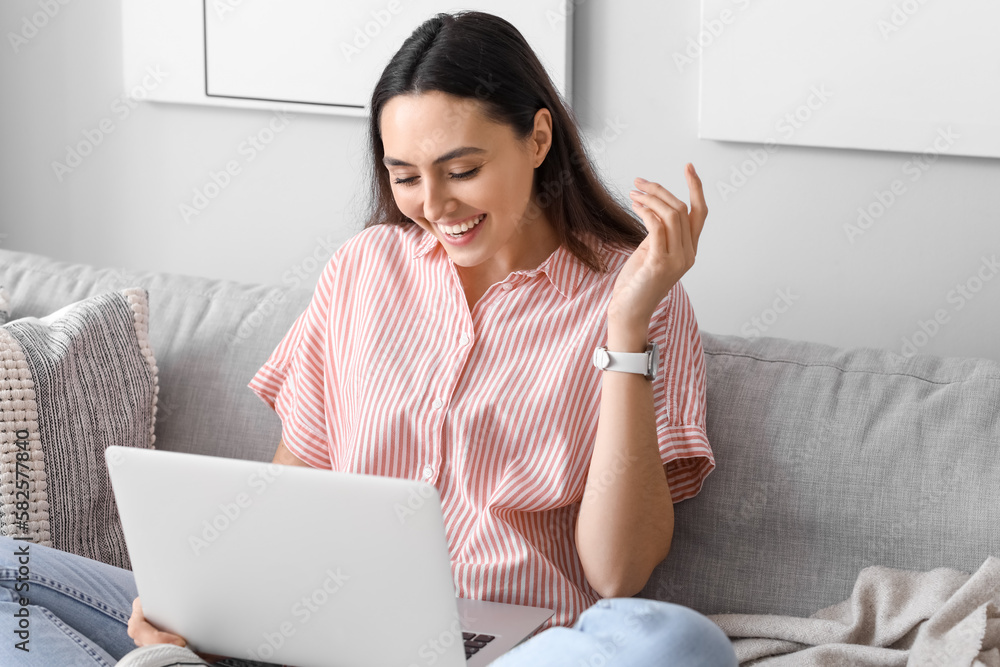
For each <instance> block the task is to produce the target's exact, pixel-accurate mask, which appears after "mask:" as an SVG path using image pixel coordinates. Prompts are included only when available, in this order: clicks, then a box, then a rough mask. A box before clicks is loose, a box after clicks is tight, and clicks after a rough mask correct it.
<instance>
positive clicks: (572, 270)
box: [413, 229, 591, 299]
mask: <svg viewBox="0 0 1000 667" xmlns="http://www.w3.org/2000/svg"><path fill="white" fill-rule="evenodd" d="M439 245H441V244H440V242H439V241H438V240H437V237H435V236H434V235H433V234H431V233H430V232H428V231H427V230H426V229H425V230H424V235H423V237H422V238H421V240H420V242H419V243H418V244H417V248H416V250H415V251H414V253H413V258H414V259H419V258H421V257H423V256H425V255H426V254H427V253H429V252H430V251H431V250H432V249H433V248H434V247H436V246H439ZM442 250H444V249H443V248H442ZM448 261H449V262H450V261H451V258H450V257H449V258H448ZM590 270H591V269H590V267H588V266H587V265H586V264H584V263H583V262H582V261H580V259H579V258H578V257H577V256H576V255H574V254H573V253H571V252H570V251H569V250H568V249H567V248H566V246H565V244H561V245H560V246H559V247H558V248H556V249H555V250H554V251H553V252H552V254H551V255H549V256H548V257H547V258H546V259H545V261H543V262H542V263H541V264H539V265H538V268H535V269H531V270H528V271H514V272H513V274H514V275H524V276H529V277H531V276H534V275H535V274H537V273H544V274H545V277H546V278H548V279H549V282H550V283H552V286H553V287H555V288H556V290H558V292H559V293H560V294H562V295H563V296H564V297H566V298H567V299H571V298H573V295H574V294H575V293H576V290H577V288H578V287H579V286H580V283H581V282H582V281H583V277H584V276H585V275H586V274H587V273H588V272H590Z"/></svg>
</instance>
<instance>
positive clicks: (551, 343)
mask: <svg viewBox="0 0 1000 667" xmlns="http://www.w3.org/2000/svg"><path fill="white" fill-rule="evenodd" d="M370 138H371V149H372V156H373V161H372V164H371V168H372V174H371V182H372V184H373V189H372V196H373V200H374V205H373V212H372V215H371V218H370V219H369V221H368V223H367V224H366V228H365V230H364V231H362V232H361V233H359V234H357V235H356V236H355V237H354V238H352V239H351V240H350V241H348V242H347V243H346V244H344V245H343V246H342V247H341V248H339V249H338V250H337V251H336V252H335V253H334V255H333V257H332V258H331V260H330V262H329V263H328V264H327V266H326V267H325V269H324V271H323V273H322V275H321V277H320V279H319V282H318V285H317V288H316V292H315V295H314V297H313V300H312V302H311V303H310V305H309V307H308V308H307V310H306V311H305V312H304V313H303V314H302V315H301V316H300V317H299V318H298V319H297V320H296V322H295V324H294V325H293V327H292V329H291V330H290V331H289V333H288V334H287V336H286V337H285V338H284V340H282V342H281V343H280V344H279V346H278V348H277V349H276V350H275V351H274V353H273V354H272V355H271V357H270V358H269V359H268V361H267V362H266V364H265V365H264V367H263V368H261V369H260V371H259V372H258V373H257V375H256V376H255V377H254V378H253V380H252V381H251V383H250V387H251V389H252V390H253V391H254V392H255V393H257V394H258V396H260V397H261V398H262V399H263V400H264V401H265V402H267V403H268V405H270V406H271V407H272V408H273V409H274V410H276V411H277V413H278V414H279V415H280V416H281V419H282V441H281V443H280V444H279V446H278V449H277V451H276V453H275V457H274V460H275V461H276V462H278V463H285V464H290V465H309V466H314V467H320V468H329V469H335V470H343V471H352V472H358V473H368V474H378V475H390V476H397V477H407V478H414V479H423V480H426V481H428V482H430V483H432V484H434V485H435V486H436V487H437V488H438V490H439V491H440V495H441V499H442V506H443V509H444V515H445V523H446V529H447V535H448V542H449V549H450V553H451V558H452V567H453V573H454V577H455V583H456V587H457V591H458V594H459V595H460V596H462V597H471V598H480V599H488V600H495V601H499V602H508V603H515V604H526V605H533V606H540V607H548V608H551V609H554V610H555V615H554V617H553V618H552V619H551V621H550V623H549V624H547V627H545V628H544V629H543V631H542V632H540V633H537V634H536V635H535V636H534V637H532V638H531V639H529V640H528V641H526V642H525V643H523V644H522V645H521V646H519V647H518V648H517V649H515V650H514V651H512V652H510V653H508V654H507V655H506V656H505V657H504V658H502V659H501V660H500V661H498V662H496V663H494V664H496V665H502V666H503V667H508V666H514V665H579V664H587V665H590V664H595V665H596V664H603V665H611V664H614V665H629V666H631V667H635V666H638V665H653V664H656V665H662V664H665V663H664V656H670V659H671V660H672V662H671V663H670V664H677V665H685V666H692V665H712V666H713V667H717V666H719V665H735V664H736V659H735V655H734V654H733V651H732V648H731V646H730V643H729V641H728V639H727V638H726V637H725V635H724V634H723V633H722V631H721V630H720V629H719V628H718V627H716V626H715V625H714V624H712V623H711V622H710V621H709V620H708V619H707V618H705V617H704V616H701V615H700V614H698V613H696V612H694V611H693V610H690V609H687V608H684V607H680V606H678V605H675V604H670V603H664V602H657V601H650V600H643V599H639V598H631V597H630V596H632V595H635V594H636V593H638V592H639V591H640V590H641V589H642V588H643V586H644V585H645V584H646V582H647V580H648V579H649V576H650V574H651V572H652V570H653V568H654V567H655V566H656V565H657V564H658V563H659V562H661V561H662V560H663V559H664V558H665V557H666V556H667V553H668V551H669V549H670V542H671V538H672V534H673V521H674V519H673V503H674V502H677V501H679V500H683V499H686V498H690V497H691V496H693V495H695V494H696V493H697V492H698V491H699V490H700V488H701V485H702V482H703V480H704V478H705V476H706V475H707V474H708V473H709V472H710V471H711V470H712V468H713V467H714V459H713V457H712V452H711V449H710V447H709V444H708V441H707V438H706V435H705V370H704V360H703V357H702V350H701V344H700V337H699V334H698V327H697V323H696V321H695V317H694V314H693V311H692V310H691V306H690V304H689V302H688V299H687V296H686V294H685V292H684V290H683V288H682V287H681V286H680V284H679V283H678V280H679V279H680V277H681V276H682V275H683V274H684V273H685V272H686V271H687V270H688V269H689V268H690V267H691V266H692V264H693V263H694V257H695V251H696V248H697V243H698V237H699V235H700V233H701V230H702V226H703V224H704V222H705V218H706V215H707V208H706V206H705V199H704V194H703V192H702V187H701V182H700V180H699V179H698V176H697V175H696V174H695V171H694V168H693V167H692V166H691V165H687V167H686V169H685V175H686V178H687V183H688V188H689V192H690V198H691V208H690V210H689V209H688V207H687V206H686V205H685V204H684V203H683V202H682V201H680V200H679V199H677V197H675V196H674V195H672V194H671V193H670V192H668V191H667V190H666V189H664V188H663V187H662V186H660V185H658V184H656V183H651V182H648V181H644V180H642V179H636V186H637V191H633V192H632V193H631V196H632V211H633V212H634V213H635V214H636V215H638V217H639V218H641V220H642V224H640V222H639V221H638V220H637V219H636V217H634V216H633V215H631V214H630V213H629V212H628V211H626V210H625V209H624V208H622V207H621V206H620V205H619V204H618V203H617V202H616V200H615V199H614V198H613V197H612V196H611V195H610V194H609V193H608V191H607V190H606V189H605V187H604V186H603V185H602V184H601V182H600V180H599V179H598V178H597V177H596V176H595V174H594V171H593V169H592V167H591V165H590V163H589V161H588V159H587V157H586V155H585V152H584V149H583V147H582V144H581V141H580V136H579V132H578V130H577V126H576V123H575V121H574V118H573V116H572V114H571V112H570V111H569V110H568V108H566V107H565V106H564V105H563V103H562V101H561V98H560V97H559V95H558V93H557V92H556V91H555V89H554V87H553V86H552V83H551V81H550V80H549V78H548V76H547V74H546V72H545V70H544V68H543V67H542V65H541V64H540V63H539V61H538V59H537V57H536V56H535V54H534V53H533V52H532V50H531V48H530V47H529V46H528V45H527V43H526V42H525V41H524V39H523V37H522V36H521V34H520V33H519V32H518V31H517V30H516V29H515V28H514V27H513V26H511V25H510V24H509V23H507V22H506V21H504V20H502V19H500V18H498V17H495V16H491V15H489V14H484V13H479V12H462V13H459V14H455V15H448V14H439V15H438V16H436V17H434V18H432V19H430V20H428V21H427V22H425V23H424V24H423V25H421V26H420V27H419V28H417V30H416V31H414V33H413V34H412V35H411V36H410V38H409V39H407V40H406V42H405V43H404V44H403V46H402V48H400V50H399V51H398V52H397V53H396V55H395V56H394V57H393V59H392V60H391V62H390V63H389V64H388V66H387V67H386V68H385V71H384V72H383V74H382V77H381V79H380V80H379V82H378V84H377V86H376V87H375V91H374V93H373V95H372V100H371V125H370ZM654 344H655V347H656V350H657V352H658V353H659V358H660V359H661V360H662V361H660V362H659V364H658V367H657V368H655V369H654V370H653V372H649V369H648V366H647V365H646V363H647V362H648V363H652V359H653V357H654V356H656V355H655V354H653V352H652V348H653V346H654ZM602 347H603V348H604V350H602V351H601V352H599V353H597V355H596V356H597V357H602V358H603V359H604V360H606V361H608V360H609V361H611V362H613V363H612V366H611V367H610V368H609V369H608V370H602V369H601V368H595V362H594V359H595V349H597V348H602ZM622 355H633V357H632V359H633V360H634V359H637V360H638V361H639V362H640V367H639V368H638V372H627V371H622V370H614V369H615V368H617V366H616V365H614V364H617V363H619V362H621V361H622V360H623V359H628V357H623V356H622ZM0 547H3V551H4V555H5V557H6V556H7V554H8V552H10V551H11V550H10V549H7V548H6V545H5V544H0ZM32 558H33V568H32V572H33V573H34V572H42V571H43V570H41V569H40V568H44V569H48V572H46V573H44V574H45V576H46V577H47V579H46V580H47V581H52V582H59V585H52V586H48V590H47V591H46V593H45V594H44V597H43V599H42V601H40V604H41V605H42V606H48V610H49V611H48V613H49V614H51V615H52V616H53V618H54V619H56V620H53V624H54V625H58V624H62V625H64V626H68V627H69V628H72V629H75V630H72V631H70V630H66V631H65V632H63V633H62V634H64V635H71V636H70V637H69V638H65V637H63V638H60V636H59V635H60V633H59V632H53V633H52V636H51V637H49V638H48V640H47V641H37V640H36V642H34V643H33V645H34V647H35V650H37V651H39V652H40V653H41V654H47V655H46V658H45V659H44V660H42V662H40V663H39V664H67V665H68V664H114V661H115V660H117V659H118V658H121V656H122V655H123V654H124V653H125V652H126V651H127V650H128V648H129V640H128V637H131V638H133V639H134V641H135V644H138V645H140V646H143V647H147V648H143V649H138V650H136V651H133V652H131V653H130V654H129V656H128V657H127V658H126V659H124V660H123V661H122V663H121V664H123V665H125V664H147V665H152V664H164V665H166V664H177V663H174V662H170V660H174V658H170V657H169V653H170V651H176V652H180V653H184V654H186V656H187V657H186V659H188V660H195V659H196V658H195V656H194V655H193V654H191V653H190V652H188V651H187V649H181V648H179V647H181V646H183V645H184V639H183V638H181V637H178V636H176V635H171V634H168V633H164V632H160V631H159V630H157V629H156V628H154V627H153V626H152V625H150V624H149V623H148V622H147V621H146V620H145V619H144V618H143V616H142V609H141V605H140V604H139V600H138V599H135V600H134V604H133V602H132V601H133V598H135V588H134V584H133V583H132V579H131V575H130V573H128V572H126V571H122V570H116V569H115V568H111V567H109V566H106V565H103V564H99V563H93V562H91V561H86V560H85V559H81V558H78V557H75V556H70V555H67V554H60V553H59V552H54V551H52V550H43V549H38V550H35V549H33V551H32ZM5 566H6V567H7V568H11V569H16V565H12V564H11V563H7V564H6V565H5ZM0 583H3V585H4V586H6V585H7V583H9V582H0ZM39 587H41V588H45V587H46V584H45V583H44V582H42V583H41V584H39ZM0 590H3V589H0ZM33 590H34V589H33ZM84 599H86V600H90V601H91V602H89V603H86V604H85V603H82V602H81V601H82V600H84ZM93 601H96V603H95V602H93ZM129 616H131V618H129ZM57 617H58V618H57ZM59 619H61V620H59ZM126 620H128V624H127V627H128V630H127V636H126ZM57 621H58V622H57ZM33 627H34V626H33ZM10 643H11V642H6V644H5V645H4V646H3V647H2V648H0V656H3V655H7V656H13V655H14V654H13V653H11V652H10V646H9V645H10ZM164 644H173V645H175V646H173V647H164V646H162V645H164ZM4 652H6V654H5V653H4ZM154 654H155V655H154ZM156 655H159V656H161V657H160V658H157V657H155V656H156ZM143 656H145V658H144V657H143ZM162 656H167V657H162ZM18 658H22V660H21V661H20V662H19V663H18V664H25V663H24V662H23V656H18ZM32 658H34V656H32ZM143 660H146V662H142V661H143ZM155 660H161V662H155ZM4 664H11V663H8V662H5V663H4ZM184 664H200V663H188V662H185V663H184Z"/></svg>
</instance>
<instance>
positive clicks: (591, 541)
mask: <svg viewBox="0 0 1000 667" xmlns="http://www.w3.org/2000/svg"><path fill="white" fill-rule="evenodd" d="M684 174H685V176H686V178H687V183H688V190H689V192H690V194H691V210H690V211H689V210H688V207H687V205H686V204H685V203H684V202H682V201H680V200H679V199H677V197H675V196H674V195H673V194H671V193H670V192H669V191H668V190H667V189H666V188H664V187H663V186H662V185H660V184H658V183H652V182H650V181H646V180H644V179H640V178H637V179H636V181H635V182H636V186H637V187H641V188H643V189H642V190H633V191H632V192H630V193H629V195H630V196H631V197H632V200H633V201H632V206H633V208H634V209H635V211H636V212H637V213H638V214H639V215H640V216H641V217H642V220H643V223H644V224H645V225H646V230H647V231H648V234H647V236H646V238H645V239H643V241H642V243H640V244H639V247H638V248H636V249H635V251H634V252H633V253H632V255H631V256H630V257H629V258H628V260H627V261H626V262H625V264H624V265H623V266H622V268H621V270H620V271H619V273H618V277H617V278H616V279H615V284H614V288H613V291H612V295H611V301H610V302H609V304H608V350H610V351H612V352H644V351H645V350H646V341H647V338H646V337H647V336H648V334H649V322H650V320H651V319H652V316H653V313H654V312H656V310H657V307H658V305H659V304H660V303H661V302H662V301H663V299H664V298H666V296H667V294H668V293H669V292H670V290H671V289H672V288H673V286H674V285H676V284H677V281H679V280H680V278H681V276H682V275H684V274H685V273H686V272H687V271H688V269H690V268H691V267H692V266H693V265H694V259H695V255H696V253H697V251H698V237H699V236H700V235H701V230H702V228H703V226H704V224H705V218H706V217H707V216H708V206H707V205H706V204H705V193H704V191H703V189H702V184H701V179H700V178H699V177H698V174H697V173H696V172H695V170H694V165H692V164H687V165H685V168H684ZM673 534H674V505H673V501H672V499H671V495H670V486H669V484H668V483H667V471H666V468H665V467H664V465H663V464H662V462H661V461H660V453H659V446H658V443H657V439H656V414H655V411H654V409H653V385H652V383H651V382H650V381H649V380H647V379H646V378H645V377H643V376H641V375H637V374H634V373H620V372H616V371H604V377H603V380H602V387H601V412H600V417H599V419H598V423H597V437H596V441H595V443H594V452H593V456H592V458H591V461H590V469H589V471H588V473H587V484H586V487H585V488H584V495H583V502H582V503H581V505H580V514H579V516H578V517H577V524H576V548H577V551H578V552H579V554H580V562H581V563H582V564H583V571H584V574H585V575H586V577H587V581H589V582H590V585H591V586H593V587H594V590H596V591H597V592H598V593H600V594H601V595H602V596H603V597H628V596H632V595H635V594H636V593H638V592H639V591H640V590H642V588H643V587H644V586H645V585H646V582H647V581H649V575H650V574H652V572H653V568H654V567H656V565H657V564H658V563H659V562H660V561H662V560H663V559H664V558H666V556H667V553H668V552H669V551H670V542H671V540H672V538H673Z"/></svg>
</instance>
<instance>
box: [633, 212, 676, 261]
mask: <svg viewBox="0 0 1000 667" xmlns="http://www.w3.org/2000/svg"><path fill="white" fill-rule="evenodd" d="M632 209H633V210H635V212H636V214H637V215H638V216H639V217H640V218H641V219H642V224H643V226H644V227H645V228H646V232H647V236H646V238H645V239H643V241H642V242H643V243H644V244H645V245H646V247H647V248H648V249H649V250H650V251H651V252H656V253H666V252H667V251H668V250H669V248H668V247H667V237H666V234H665V233H664V229H663V221H662V220H661V219H660V216H658V215H656V213H655V212H654V211H653V210H652V209H651V208H648V207H645V206H643V205H642V204H640V203H639V202H636V201H633V202H632Z"/></svg>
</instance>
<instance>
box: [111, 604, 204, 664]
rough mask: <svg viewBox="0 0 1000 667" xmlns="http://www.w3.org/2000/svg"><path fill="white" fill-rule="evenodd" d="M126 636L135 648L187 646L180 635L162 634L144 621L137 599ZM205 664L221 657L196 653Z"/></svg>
mask: <svg viewBox="0 0 1000 667" xmlns="http://www.w3.org/2000/svg"><path fill="white" fill-rule="evenodd" d="M128 636H129V637H131V638H132V641H134V642H135V644H136V646H148V645H149V644H176V645H177V646H187V640H186V639H184V638H183V637H181V636H180V635H175V634H173V633H171V632H164V631H163V630H160V629H158V628H157V627H155V626H154V625H153V624H152V623H150V622H149V621H147V620H146V617H145V616H143V614H142V604H141V603H140V602H139V598H136V599H134V600H132V616H130V617H129V619H128ZM198 655H199V656H201V658H202V659H203V660H205V662H215V661H217V660H221V659H222V658H223V656H221V655H211V654H207V653H198Z"/></svg>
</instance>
